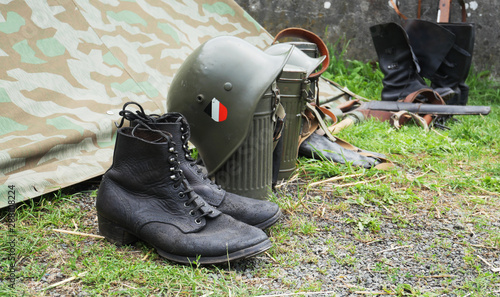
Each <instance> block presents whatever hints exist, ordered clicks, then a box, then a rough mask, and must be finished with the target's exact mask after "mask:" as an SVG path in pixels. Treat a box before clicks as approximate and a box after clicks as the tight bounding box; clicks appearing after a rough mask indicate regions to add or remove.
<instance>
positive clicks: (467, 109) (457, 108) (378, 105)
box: [359, 101, 491, 115]
mask: <svg viewBox="0 0 500 297" xmlns="http://www.w3.org/2000/svg"><path fill="white" fill-rule="evenodd" d="M359 109H371V110H385V111H400V110H406V111H409V112H413V113H417V114H438V115H480V114H481V115H487V114H489V113H490V111H491V107H489V106H475V105H465V106H462V105H438V104H426V103H406V102H395V101H370V102H363V104H361V106H360V107H359Z"/></svg>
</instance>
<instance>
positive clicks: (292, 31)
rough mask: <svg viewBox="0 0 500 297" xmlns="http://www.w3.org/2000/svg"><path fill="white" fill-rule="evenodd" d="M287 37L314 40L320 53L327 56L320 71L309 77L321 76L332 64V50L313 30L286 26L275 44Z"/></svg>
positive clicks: (275, 39) (276, 38) (275, 40)
mask: <svg viewBox="0 0 500 297" xmlns="http://www.w3.org/2000/svg"><path fill="white" fill-rule="evenodd" d="M286 37H295V38H301V39H304V40H307V41H309V42H312V43H314V44H316V45H317V46H318V50H319V54H320V55H321V56H326V58H325V59H324V60H323V63H322V64H321V69H320V70H319V71H316V72H314V73H312V74H311V75H310V76H309V77H310V78H315V77H319V76H320V75H321V74H322V73H323V72H325V71H326V69H327V68H328V66H329V65H330V52H329V51H328V48H327V47H326V44H325V43H324V42H323V40H321V38H320V37H319V36H318V35H316V34H314V33H313V32H311V31H307V30H305V29H302V28H295V27H291V28H286V29H284V30H281V31H280V32H279V33H278V34H277V35H276V36H275V37H274V40H273V44H275V43H276V42H278V41H279V40H280V39H282V38H286Z"/></svg>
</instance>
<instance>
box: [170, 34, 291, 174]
mask: <svg viewBox="0 0 500 297" xmlns="http://www.w3.org/2000/svg"><path fill="white" fill-rule="evenodd" d="M290 53H291V51H290V49H286V50H284V51H283V52H282V53H281V54H275V55H270V54H267V53H265V52H263V51H262V50H260V49H258V48H257V47H255V46H254V45H252V44H250V43H248V42H246V41H244V40H242V39H239V38H237V37H231V36H219V37H215V38H212V39H210V40H209V41H207V42H205V43H204V44H202V45H201V46H200V47H198V48H197V49H195V50H194V52H193V53H191V54H190V55H189V56H188V57H187V59H186V60H185V61H184V63H183V64H182V65H181V67H180V68H179V70H178V71H177V73H176V74H175V76H174V78H173V80H172V83H171V85H170V88H169V91H168V95H167V111H168V112H179V113H181V114H183V115H184V116H185V117H186V119H187V121H188V122H189V125H190V128H191V142H192V143H193V144H194V145H195V146H196V148H197V149H198V151H199V153H200V155H201V157H202V159H203V161H204V162H205V166H206V167H207V170H208V173H209V174H210V175H211V174H213V173H215V171H217V169H219V168H220V167H221V166H222V165H223V164H224V162H226V161H227V159H228V158H229V157H230V156H231V155H232V154H233V153H234V152H235V151H236V150H237V149H238V147H239V146H240V145H241V143H242V142H243V141H244V140H245V138H246V136H247V133H248V131H249V128H250V125H251V123H252V119H253V115H254V111H255V109H256V107H257V104H258V102H259V100H260V98H261V97H262V96H263V95H264V93H265V92H266V90H267V89H269V87H270V86H271V84H272V83H273V82H274V81H275V80H276V78H277V77H278V75H279V74H280V73H281V71H282V69H283V67H284V66H285V64H286V62H287V60H288V58H289V56H290Z"/></svg>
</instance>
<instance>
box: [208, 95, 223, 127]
mask: <svg viewBox="0 0 500 297" xmlns="http://www.w3.org/2000/svg"><path fill="white" fill-rule="evenodd" d="M205 112H206V113H207V114H208V115H209V116H210V117H211V118H212V120H214V121H216V122H223V121H225V120H226V119H227V108H226V107H225V106H224V104H222V103H220V101H219V100H217V99H216V98H214V99H212V101H211V102H210V103H209V104H208V105H207V107H205Z"/></svg>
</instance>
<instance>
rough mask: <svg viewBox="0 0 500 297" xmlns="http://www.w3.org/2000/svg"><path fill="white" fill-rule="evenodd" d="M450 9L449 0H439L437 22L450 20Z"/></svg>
mask: <svg viewBox="0 0 500 297" xmlns="http://www.w3.org/2000/svg"><path fill="white" fill-rule="evenodd" d="M450 9H451V0H439V7H438V18H437V20H438V22H439V23H448V22H450Z"/></svg>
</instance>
